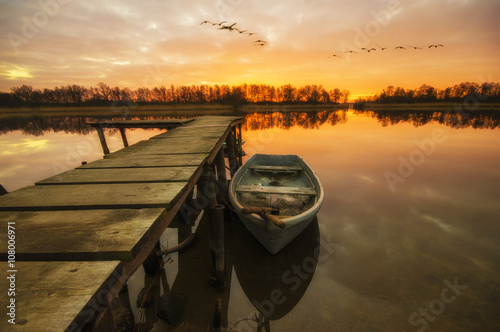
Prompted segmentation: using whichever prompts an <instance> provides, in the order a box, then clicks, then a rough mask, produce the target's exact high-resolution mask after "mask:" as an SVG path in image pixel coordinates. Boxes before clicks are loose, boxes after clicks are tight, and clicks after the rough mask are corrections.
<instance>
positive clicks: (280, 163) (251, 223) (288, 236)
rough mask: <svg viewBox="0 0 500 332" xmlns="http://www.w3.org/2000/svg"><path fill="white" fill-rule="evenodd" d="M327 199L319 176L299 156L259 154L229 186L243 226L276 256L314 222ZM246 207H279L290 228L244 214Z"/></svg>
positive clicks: (256, 216)
mask: <svg viewBox="0 0 500 332" xmlns="http://www.w3.org/2000/svg"><path fill="white" fill-rule="evenodd" d="M323 196H324V193H323V187H322V186H321V183H320V182H319V179H318V177H317V176H316V174H315V173H314V172H313V171H312V169H311V168H310V167H309V165H307V164H306V163H305V162H304V161H303V160H302V158H300V157H298V156H295V155H264V154H256V155H254V156H252V157H251V158H250V159H249V160H248V161H247V162H246V163H245V164H244V165H243V166H242V167H241V168H240V169H239V170H238V172H236V174H235V175H234V177H233V179H232V180H231V183H230V187H229V199H230V201H231V204H232V206H233V208H234V210H235V211H236V213H237V214H238V216H239V218H240V219H241V221H242V223H243V225H245V227H246V228H247V229H248V230H249V231H250V232H251V233H252V234H253V236H254V237H255V238H257V239H258V240H259V242H260V243H261V244H262V245H263V246H264V247H265V248H266V249H267V250H268V251H269V252H270V253H272V254H275V253H277V252H278V251H280V250H281V249H282V248H283V247H285V246H286V245H287V244H288V243H290V242H291V241H292V240H293V239H294V238H295V237H297V235H299V234H300V233H301V232H302V231H303V230H304V229H305V228H306V227H307V226H308V225H309V224H310V223H311V221H312V220H313V219H314V217H315V216H316V214H317V212H318V211H319V209H320V207H321V205H322V203H323ZM245 206H259V207H271V208H274V207H275V206H278V209H279V217H280V218H281V220H282V221H283V222H284V223H285V224H286V227H285V228H280V227H278V226H277V225H275V224H274V223H272V222H270V221H268V220H266V219H264V218H263V217H262V216H261V215H259V214H243V213H242V209H243V207H245Z"/></svg>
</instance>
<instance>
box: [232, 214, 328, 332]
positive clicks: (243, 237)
mask: <svg viewBox="0 0 500 332" xmlns="http://www.w3.org/2000/svg"><path fill="white" fill-rule="evenodd" d="M233 227H234V228H233V230H234V233H233V237H232V241H233V243H232V245H231V248H232V252H231V255H232V260H233V264H234V269H235V271H236V276H237V277H238V282H239V284H240V286H241V288H242V289H243V292H244V293H245V295H246V297H247V298H248V300H249V301H250V302H251V303H252V305H253V307H254V308H255V310H257V311H258V313H259V318H258V319H257V322H256V323H255V324H254V323H253V322H252V323H249V322H250V321H248V320H245V321H241V322H238V323H237V325H238V328H239V329H241V330H245V329H243V325H248V326H255V325H258V330H260V329H262V328H264V329H265V330H266V331H270V330H271V329H270V321H273V320H278V319H281V318H283V317H284V316H285V315H287V314H288V313H289V312H290V311H292V309H293V308H294V307H295V306H296V305H297V304H298V303H299V301H300V299H301V298H302V297H303V296H304V293H305V292H306V290H307V288H308V286H309V284H310V282H311V280H312V277H313V275H314V272H315V271H316V265H317V263H318V257H319V251H320V235H319V227H318V220H317V219H316V218H315V219H314V220H313V221H312V222H311V224H310V225H308V226H307V228H306V229H305V230H304V231H303V232H302V233H301V234H299V236H297V237H296V238H295V239H294V240H293V241H292V242H291V243H289V244H288V245H287V246H286V247H284V248H283V249H282V250H281V251H279V252H278V253H277V254H275V255H270V254H269V253H268V252H267V250H266V249H265V248H264V247H263V246H262V244H260V242H259V241H257V240H256V239H255V237H253V236H252V234H251V233H250V232H249V231H248V230H247V229H246V228H245V227H244V226H243V225H242V224H241V223H235V224H234V225H233ZM250 316H251V314H250Z"/></svg>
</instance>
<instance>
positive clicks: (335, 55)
mask: <svg viewBox="0 0 500 332" xmlns="http://www.w3.org/2000/svg"><path fill="white" fill-rule="evenodd" d="M329 58H342V57H341V56H340V55H337V54H332V55H330V56H329Z"/></svg>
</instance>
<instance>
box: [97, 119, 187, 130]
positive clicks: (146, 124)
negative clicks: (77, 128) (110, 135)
mask: <svg viewBox="0 0 500 332" xmlns="http://www.w3.org/2000/svg"><path fill="white" fill-rule="evenodd" d="M193 120H194V118H193V119H157V120H117V121H99V122H89V123H88V125H90V126H92V127H100V128H175V127H178V126H181V125H183V124H186V123H189V122H191V121H193Z"/></svg>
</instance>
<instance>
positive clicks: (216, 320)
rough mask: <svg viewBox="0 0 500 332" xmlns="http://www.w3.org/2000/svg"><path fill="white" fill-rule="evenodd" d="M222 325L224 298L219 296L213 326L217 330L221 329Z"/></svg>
mask: <svg viewBox="0 0 500 332" xmlns="http://www.w3.org/2000/svg"><path fill="white" fill-rule="evenodd" d="M221 326H222V300H221V299H220V298H218V299H217V300H216V301H215V312H214V323H213V328H214V329H215V331H220V328H221Z"/></svg>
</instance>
